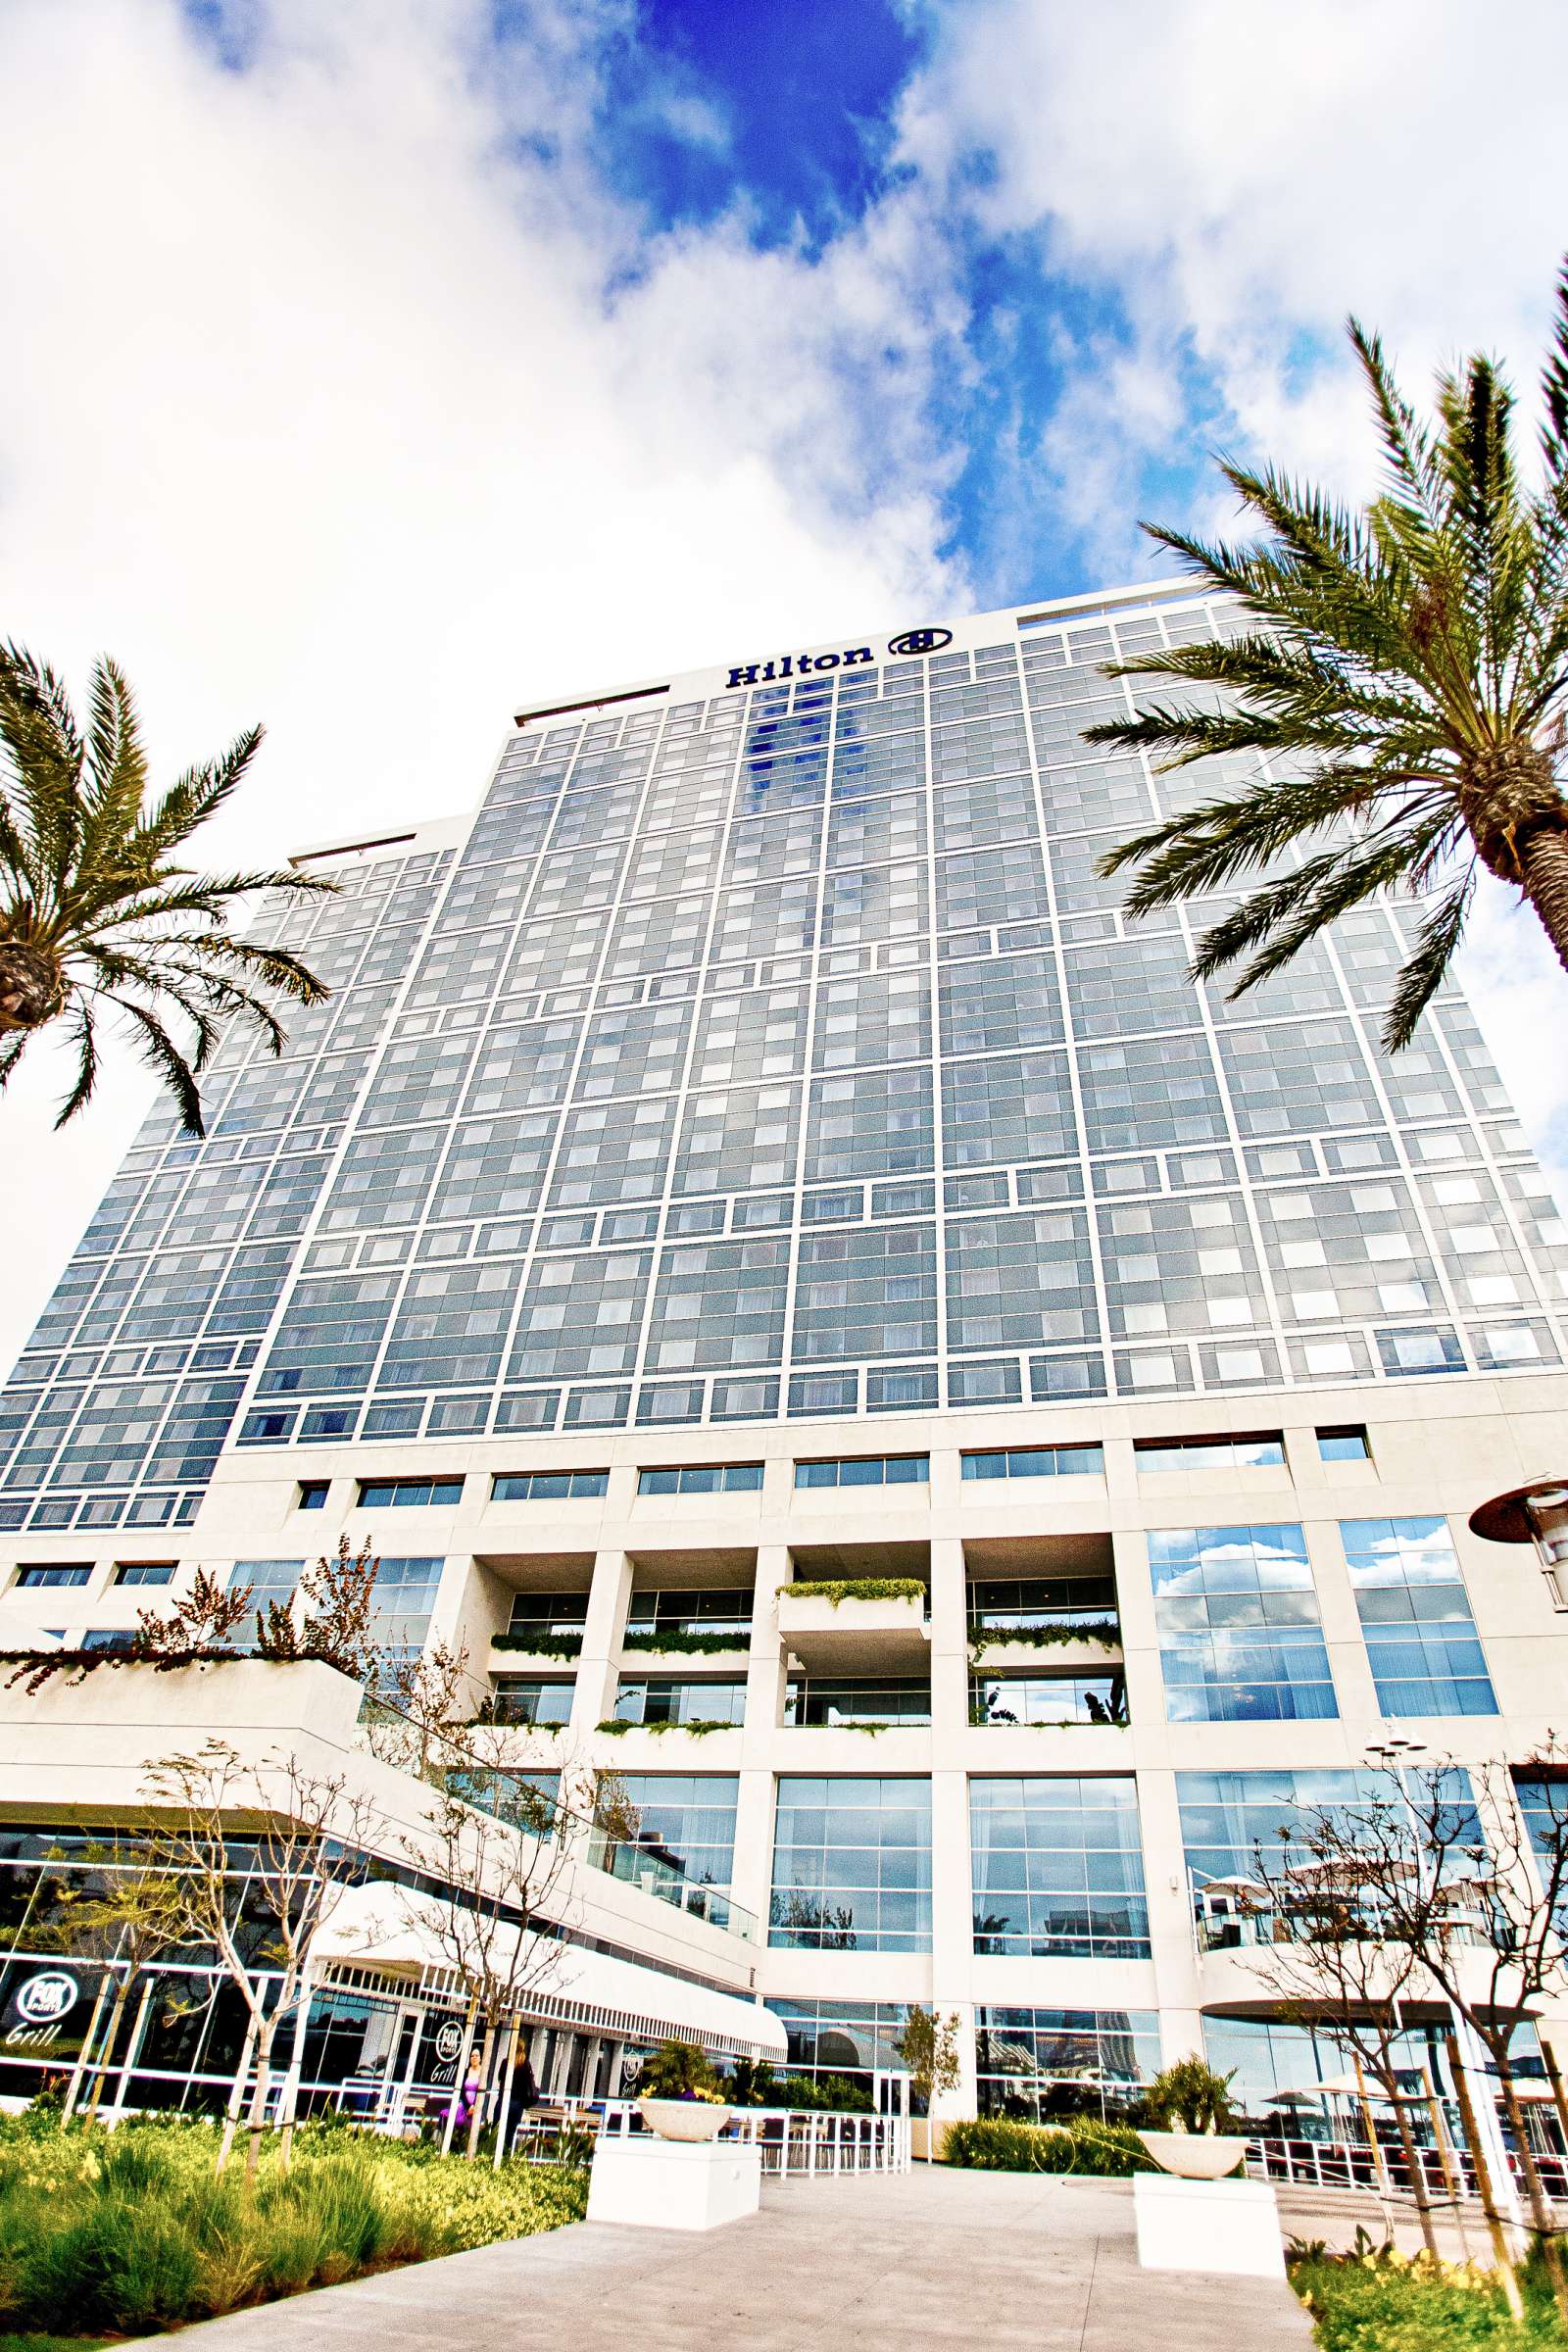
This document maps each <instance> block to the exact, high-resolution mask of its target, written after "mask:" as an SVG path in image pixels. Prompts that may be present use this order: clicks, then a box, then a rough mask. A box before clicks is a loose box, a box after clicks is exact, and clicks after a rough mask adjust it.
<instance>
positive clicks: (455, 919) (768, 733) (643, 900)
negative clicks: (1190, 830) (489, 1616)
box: [0, 597, 1568, 1528]
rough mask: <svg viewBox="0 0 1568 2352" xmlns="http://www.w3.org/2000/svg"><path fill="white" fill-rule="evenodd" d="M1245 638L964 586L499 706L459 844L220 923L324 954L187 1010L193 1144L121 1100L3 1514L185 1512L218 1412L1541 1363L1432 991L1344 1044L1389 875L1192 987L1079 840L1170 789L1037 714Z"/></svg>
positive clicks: (228, 1422)
mask: <svg viewBox="0 0 1568 2352" xmlns="http://www.w3.org/2000/svg"><path fill="white" fill-rule="evenodd" d="M1235 625H1236V623H1235V622H1234V620H1233V619H1232V617H1231V616H1230V615H1229V614H1228V613H1226V612H1225V611H1224V610H1223V608H1222V607H1219V606H1214V605H1209V604H1205V603H1204V602H1203V601H1202V600H1201V599H1200V598H1197V597H1195V598H1194V599H1193V600H1192V601H1191V602H1188V603H1186V604H1174V605H1173V604H1168V603H1167V604H1162V605H1161V606H1160V607H1159V609H1157V610H1156V609H1154V608H1153V607H1151V608H1148V609H1145V610H1142V611H1139V610H1135V609H1132V608H1127V609H1125V610H1123V611H1121V612H1120V613H1106V614H1104V615H1103V616H1102V617H1100V618H1098V619H1096V620H1093V621H1091V620H1089V619H1087V618H1084V617H1081V616H1080V617H1078V618H1076V619H1075V618H1074V617H1073V616H1071V615H1067V616H1064V617H1058V618H1057V619H1056V620H1055V621H1054V622H1053V624H1052V625H1050V626H1043V625H1031V626H1029V627H1028V628H1024V627H1022V626H1021V625H1018V624H1017V623H1016V622H1015V620H1014V619H1013V618H1012V617H1011V616H1001V617H1000V618H999V620H998V622H997V623H996V625H995V630H994V635H995V642H993V643H989V644H984V645H971V646H969V647H967V648H948V649H944V650H942V651H939V652H936V653H934V654H932V655H930V656H929V657H926V656H913V657H908V658H892V657H888V658H883V657H882V656H881V655H880V654H879V653H877V652H876V649H874V648H873V649H872V650H873V655H874V656H875V658H873V659H872V660H871V661H869V662H865V663H858V662H857V663H855V664H851V665H847V666H840V667H838V668H837V669H836V671H826V670H824V671H821V672H818V671H817V670H816V669H814V668H812V669H810V670H809V672H807V673H806V674H804V675H797V676H793V677H791V678H789V679H784V678H773V679H769V678H767V677H766V676H765V675H764V674H763V665H761V664H759V665H757V666H758V675H757V676H756V677H755V678H753V677H752V676H751V675H750V674H749V671H748V669H747V668H746V666H745V665H743V667H742V669H741V671H740V672H739V673H737V678H736V682H735V683H734V684H733V685H728V684H725V685H720V684H717V683H716V682H715V683H714V684H713V685H712V686H711V687H710V688H709V689H708V691H706V692H705V693H702V694H700V695H698V696H697V697H695V698H694V697H692V696H691V695H690V694H687V695H685V696H682V694H681V692H680V690H679V687H678V686H677V689H676V691H675V693H674V694H673V695H672V696H671V697H669V698H668V699H660V700H652V699H649V698H647V697H644V698H641V699H636V700H630V701H628V702H626V703H624V704H622V705H620V706H618V707H617V706H616V705H615V704H614V703H613V702H612V703H610V704H607V705H602V706H598V707H596V708H594V709H590V710H587V711H580V712H576V713H560V714H556V715H553V716H551V715H547V716H543V717H540V718H538V719H534V720H531V721H529V722H528V723H526V724H524V725H521V726H520V727H519V728H518V729H517V730H516V731H515V734H514V735H513V736H512V738H511V740H510V741H509V742H508V744H507V746H506V748H505V750H504V752H503V754H502V757H501V759H500V761H499V764H498V767H497V770H496V773H495V775H494V778H493V780H492V782H491V785H490V788H489V791H488V793H487V795H486V797H485V800H484V803H483V806H482V808H481V809H480V810H479V812H478V814H477V816H476V817H475V818H474V820H473V822H472V824H471V825H470V827H469V829H468V832H467V835H466V840H465V842H464V844H463V846H462V847H461V848H460V849H459V850H457V851H452V850H446V849H441V850H432V851H422V852H419V853H418V854H416V855H412V856H404V857H400V856H396V855H387V856H381V857H373V858H368V859H363V860H360V861H354V860H349V861H347V862H345V863H343V864H341V865H340V866H338V867H337V868H335V869H333V868H330V867H328V868H327V869H325V870H328V871H331V872H332V874H333V878H334V879H335V880H336V881H337V882H338V884H339V885H340V889H341V892H342V895H341V896H340V897H337V898H333V899H330V900H325V901H321V902H318V903H314V904H311V905H309V906H305V907H291V908H289V907H279V908H276V909H269V910H267V912H266V913H265V914H264V917H263V920H262V926H261V928H262V930H263V931H264V932H265V933H266V935H267V936H269V937H270V938H275V939H278V940H284V939H286V942H287V944H288V945H289V946H290V947H292V948H296V949H298V950H299V951H300V952H301V953H302V954H303V955H304V956H306V957H307V958H308V959H309V961H310V962H311V963H312V964H313V966H314V967H315V968H316V969H317V970H318V971H319V973H320V974H321V976H322V977H323V979H325V980H326V981H327V982H328V983H329V984H330V985H331V987H332V988H333V990H334V992H335V993H334V994H333V996H332V998H331V999H330V1001H329V1002H328V1003H326V1004H324V1005H320V1006H319V1007H314V1008H311V1009H309V1010H300V1011H297V1012H295V1013H293V1014H292V1015H291V1019H290V1023H289V1043H288V1049H287V1052H286V1054H284V1056H283V1058H282V1059H281V1060H280V1061H276V1062H274V1061H273V1060H271V1058H270V1056H269V1055H267V1054H265V1053H264V1052H262V1051H260V1050H259V1049H258V1050H256V1051H253V1050H252V1048H251V1046H250V1044H249V1043H248V1042H247V1041H245V1040H242V1039H240V1038H239V1037H238V1036H237V1035H236V1036H235V1038H234V1039H233V1041H232V1042H231V1043H230V1044H229V1045H227V1046H225V1047H224V1048H223V1049H222V1050H221V1053H220V1054H219V1055H218V1057H217V1060H216V1062H215V1064H214V1067H213V1072H212V1078H211V1081H210V1085H209V1092H208V1100H209V1103H210V1112H211V1118H210V1128H211V1131H210V1133H209V1135H208V1137H207V1138H206V1140H205V1141H196V1140H193V1139H190V1138H187V1137H185V1136H183V1135H181V1134H180V1133H179V1131H178V1127H177V1122H176V1119H175V1116H174V1114H173V1112H172V1110H170V1109H168V1108H166V1107H164V1106H163V1105H162V1104H160V1105H159V1106H158V1107H157V1108H156V1109H155V1110H154V1111H153V1112H152V1113H151V1115H150V1116H149V1117H148V1119H147V1120H146V1122H145V1123H144V1125H143V1127H142V1129H141V1132H140V1133H139V1135H138V1136H137V1138H136V1141H135V1144H134V1147H133V1149H132V1150H131V1152H129V1154H128V1155H127V1157H126V1159H125V1161H124V1163H123V1168H122V1170H121V1172H120V1174H119V1176H118V1177H117V1178H116V1180H115V1182H114V1183H113V1184H112V1185H111V1187H110V1189H109V1191H108V1193H107V1194H106V1196H105V1198H104V1201H103V1202H102V1204H101V1206H100V1208H99V1210H98V1211H97V1213H96V1214H95V1216H94V1217H93V1219H92V1221H91V1223H90V1225H89V1227H88V1230H87V1232H86V1233H85V1234H84V1235H83V1237H82V1241H81V1243H80V1245H79V1247H78V1249H77V1250H76V1252H75V1255H74V1256H73V1260H72V1263H71V1265H70V1267H69V1268H68V1270H67V1272H66V1274H65V1276H64V1278H63V1279H62V1281H61V1283H60V1285H59V1286H58V1288H57V1290H56V1293H55V1295H54V1297H53V1298H52V1299H51V1300H50V1302H49V1304H48V1306H47V1307H46V1309H45V1311H44V1313H43V1315H42V1317H41V1318H40V1320H39V1323H38V1326H37V1328H36V1330H35V1332H34V1334H33V1336H32V1339H31V1340H30V1342H29V1344H28V1346H27V1348H26V1349H25V1352H24V1355H23V1357H22V1359H21V1361H20V1363H19V1364H18V1366H17V1369H16V1372H15V1375H14V1377H13V1378H12V1380H11V1382H10V1384H9V1386H8V1387H7V1389H6V1392H5V1396H4V1399H3V1403H0V1425H3V1426H0V1522H3V1524H5V1525H9V1526H11V1527H26V1526H29V1525H30V1526H34V1527H40V1528H45V1527H47V1528H63V1527H69V1526H71V1525H73V1524H78V1523H79V1524H93V1525H99V1526H111V1525H125V1526H166V1525H173V1526H177V1525H180V1524H183V1523H184V1522H185V1521H186V1520H188V1519H189V1517H190V1515H191V1513H192V1512H193V1510H194V1508H195V1506H196V1502H197V1500H198V1499H199V1496H200V1494H201V1491H202V1489H203V1487H204V1486H205V1484H206V1482H207V1480H208V1478H209V1476H210V1474H211V1471H212V1467H213V1464H214V1462H215V1460H216V1458H217V1456H218V1453H219V1451H220V1449H221V1446H223V1444H224V1443H225V1442H227V1441H228V1440H230V1438H232V1439H233V1440H234V1441H235V1442H237V1443H240V1444H244V1445H247V1446H272V1445H282V1444H287V1443H290V1442H293V1441H296V1440H300V1439H307V1438H312V1437H319V1438H353V1439H361V1440H367V1441H368V1440H384V1439H395V1438H408V1437H417V1436H421V1435H431V1436H435V1435H443V1434H449V1433H451V1434H458V1433H461V1434H465V1435H471V1434H482V1433H486V1432H491V1431H496V1430H505V1429H508V1428H524V1427H525V1428H528V1429H532V1430H536V1431H548V1430H551V1429H562V1430H566V1429H579V1428H609V1427H614V1426H624V1425H633V1424H637V1423H657V1422H663V1423H670V1424H679V1423H697V1422H702V1421H705V1420H714V1421H719V1420H748V1419H749V1420H766V1419H771V1418H773V1417H775V1416H777V1415H780V1414H787V1415H799V1416H801V1417H804V1418H808V1419H809V1418H810V1417H812V1416H815V1415H818V1414H823V1413H839V1412H851V1413H855V1412H863V1413H866V1414H871V1413H875V1412H879V1411H884V1410H888V1409H898V1407H900V1406H901V1405H905V1406H907V1405H910V1404H941V1403H946V1404H948V1405H951V1406H953V1407H955V1408H962V1407H966V1406H970V1405H976V1404H984V1403H996V1402H1003V1403H1005V1402H1008V1401H1021V1402H1027V1401H1031V1400H1052V1399H1056V1398H1069V1399H1080V1400H1082V1399H1087V1398H1092V1397H1101V1396H1113V1395H1121V1396H1127V1397H1137V1398H1142V1397H1152V1396H1159V1395H1182V1394H1186V1393H1196V1392H1202V1391H1219V1392H1226V1391H1238V1392H1245V1391H1248V1390H1250V1389H1255V1388H1257V1387H1259V1386H1262V1385H1264V1384H1274V1383H1280V1382H1284V1383H1290V1382H1293V1381H1298V1380H1314V1379H1320V1378H1323V1377H1325V1376H1328V1377H1333V1378H1335V1379H1337V1380H1343V1379H1349V1380H1367V1381H1385V1380H1404V1379H1410V1378H1429V1377H1432V1376H1434V1375H1436V1376H1442V1375H1444V1374H1446V1373H1450V1372H1454V1371H1462V1370H1464V1369H1466V1368H1470V1369H1476V1370H1484V1371H1489V1372H1491V1371H1508V1370H1517V1369H1522V1368H1528V1367H1532V1366H1540V1365H1544V1364H1555V1363H1558V1362H1560V1361H1561V1342H1562V1325H1561V1317H1562V1309H1563V1289H1562V1284H1561V1281H1560V1279H1559V1277H1560V1275H1561V1273H1562V1272H1563V1270H1564V1268H1565V1266H1568V1256H1565V1254H1564V1246H1563V1243H1562V1240H1561V1238H1560V1228H1559V1227H1558V1225H1557V1222H1556V1219H1555V1216H1554V1213H1553V1210H1552V1205H1551V1202H1550V1199H1549V1194H1547V1193H1546V1192H1545V1188H1544V1185H1543V1183H1542V1181H1541V1179H1540V1177H1539V1173H1538V1171H1537V1170H1536V1168H1535V1166H1534V1163H1533V1162H1532V1161H1531V1159H1530V1155H1529V1153H1528V1152H1527V1150H1526V1149H1525V1147H1524V1143H1523V1139H1522V1137H1521V1136H1520V1135H1519V1133H1518V1130H1517V1128H1516V1126H1515V1125H1514V1123H1513V1119H1512V1114H1511V1112H1510V1110H1509V1106H1508V1103H1507V1101H1506V1098H1505V1096H1504V1094H1503V1092H1502V1089H1501V1087H1500V1084H1499V1082H1498V1079H1497V1075H1496V1072H1495V1068H1494V1067H1493V1065H1492V1063H1491V1061H1490V1059H1489V1058H1488V1055H1487V1053H1486V1050H1485V1047H1484V1046H1483V1044H1482V1041H1481V1039H1480V1036H1479V1033H1478V1032H1477V1030H1476V1027H1475V1024H1474V1022H1473V1020H1472V1019H1471V1017H1470V1014H1469V1012H1468V1010H1467V1009H1466V1007H1465V1005H1464V1003H1463V1001H1462V999H1461V998H1460V997H1459V996H1458V994H1457V993H1456V992H1455V991H1454V990H1453V989H1452V988H1449V989H1446V990H1445V991H1444V992H1442V994H1441V995H1440V997H1439V999H1438V1001H1437V1004H1436V1006H1435V1008H1434V1010H1433V1012H1432V1014H1431V1016H1430V1018H1429V1019H1428V1020H1427V1022H1426V1023H1424V1025H1423V1032H1422V1037H1421V1039H1420V1041H1419V1042H1418V1044H1417V1046H1416V1047H1414V1048H1413V1049H1412V1050H1411V1051H1409V1052H1408V1053H1406V1054H1401V1055H1400V1056H1398V1057H1397V1059H1396V1060H1392V1061H1391V1060H1390V1059H1388V1058H1387V1057H1386V1056H1385V1055H1384V1054H1382V1053H1381V1051H1380V1049H1379V1046H1378V1042H1377V1037H1378V1021H1379V1015H1380V1012H1381V1008H1382V1005H1383V1004H1384V1002H1385V1000H1386V998H1387V995H1388V992H1389V989H1390V986H1391V982H1392V978H1393V974H1394V971H1395V969H1396V966H1397V960H1398V958H1399V957H1400V956H1401V955H1402V954H1403V953H1405V952H1406V951H1407V949H1408V948H1409V946H1410V944H1411V942H1412V940H1413V938H1414V936H1415V926H1417V925H1418V923H1419V921H1420V919H1421V918H1420V910H1419V909H1418V908H1411V909H1404V908H1372V909H1364V910H1361V911H1358V912H1356V913H1354V914H1352V915H1350V916H1348V917H1347V918H1346V919H1345V921H1344V922H1343V923H1342V924H1341V925H1339V926H1338V928H1337V930H1336V932H1335V935H1334V938H1333V940H1332V942H1331V943H1330V944H1329V945H1328V946H1326V947H1324V946H1319V947H1316V948H1314V949H1313V950H1312V952H1311V953H1310V955H1309V956H1304V957H1303V958H1301V959H1300V960H1299V962H1298V964H1297V965H1296V966H1295V967H1293V970H1292V972H1291V974H1290V975H1289V976H1288V977H1287V978H1286V979H1285V980H1283V981H1280V982H1275V983H1270V984H1269V985H1268V986H1266V987H1264V988H1260V989H1258V990H1255V991H1253V992H1252V993H1251V994H1250V995H1249V996H1248V997H1246V998H1244V999H1242V1000H1241V1001H1240V1002H1239V1003H1235V1004H1232V1003H1230V1002H1228V1001H1227V1000H1226V999H1225V998H1224V996H1223V995H1222V994H1220V993H1218V992H1213V993H1209V992H1205V991H1203V990H1199V989H1194V988H1193V987H1192V986H1191V984H1190V983H1189V981H1188V980H1187V977H1186V965H1187V961H1188V957H1189V955H1190V951H1191V924H1190V921H1189V918H1188V916H1187V915H1186V914H1185V913H1182V912H1179V911H1167V912H1164V913H1161V914H1157V915H1154V916H1152V917H1151V918H1149V919H1148V920H1145V921H1142V922H1140V923H1139V924H1138V925H1137V926H1136V927H1133V926H1129V925H1127V924H1126V923H1125V922H1124V919H1123V916H1122V914H1121V912H1120V907H1121V901H1122V897H1123V888H1124V886H1123V885H1122V884H1121V883H1120V882H1117V881H1106V880H1104V879H1103V878H1102V877H1101V876H1100V874H1099V873H1098V871H1097V860H1098V858H1100V857H1101V856H1102V854H1103V852H1104V850H1105V849H1107V848H1108V847H1109V846H1111V844H1112V843H1113V842H1114V841H1115V840H1116V839H1117V838H1118V836H1119V835H1120V834H1122V833H1124V832H1125V831H1126V830H1127V829H1128V828H1129V827H1130V826H1132V825H1135V824H1137V823H1140V822H1148V821H1151V820H1152V819H1153V818H1154V817H1155V816H1156V815H1157V814H1159V813H1161V812H1163V811H1165V810H1169V809H1178V808H1181V807H1183V806H1185V805H1187V804H1188V803H1189V802H1190V801H1191V799H1192V798H1193V797H1194V796H1195V795H1196V794H1198V793H1199V792H1201V791H1204V790H1208V789H1210V780H1209V779H1206V778H1205V777H1204V776H1203V775H1202V774H1201V771H1200V770H1199V769H1184V770H1182V771H1180V772H1179V773H1176V774H1172V775H1164V776H1160V775H1154V774H1152V773H1151V771H1150V770H1149V768H1148V767H1147V765H1146V764H1145V762H1144V761H1143V760H1141V759H1140V758H1138V757H1137V756H1135V755H1132V754H1128V753H1126V752H1116V751H1112V750H1110V749H1108V748H1106V747H1101V746H1090V745H1086V744H1085V743H1084V742H1083V741H1082V739H1081V733H1080V729H1081V728H1082V726H1083V725H1084V724H1085V723H1086V722H1087V721H1089V720H1091V719H1094V718H1099V717H1102V716H1104V715H1106V714H1113V713H1115V712H1117V711H1121V712H1127V711H1132V710H1135V709H1136V708H1137V703H1138V698H1139V696H1140V695H1143V694H1144V693H1145V692H1146V689H1145V688H1143V687H1142V686H1140V685H1138V684H1136V683H1129V682H1125V681H1120V680H1116V681H1112V680H1107V679H1106V678H1105V677H1104V676H1103V674H1102V669H1101V664H1102V663H1103V662H1105V661H1107V660H1110V659H1114V658H1115V657H1116V656H1118V655H1125V654H1126V653H1128V652H1129V651H1132V650H1134V649H1139V648H1144V647H1147V646H1150V645H1157V644H1160V643H1181V642H1187V641H1190V640H1193V639H1195V638H1196V639H1201V640H1202V639H1211V638H1213V637H1214V636H1215V635H1216V634H1219V635H1223V634H1224V633H1226V632H1227V631H1228V630H1230V629H1232V628H1233V627H1234V626H1235ZM721 676H722V673H721V672H720V673H715V678H716V677H721ZM1057 1467H1058V1470H1059V1469H1061V1468H1065V1467H1067V1465H1065V1464H1058V1465H1057ZM1015 1474H1016V1473H1015ZM976 1475H978V1473H976ZM89 1508H90V1509H91V1511H92V1517H91V1519H90V1520H89V1519H88V1518H87V1517H86V1514H87V1512H88V1510H89Z"/></svg>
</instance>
